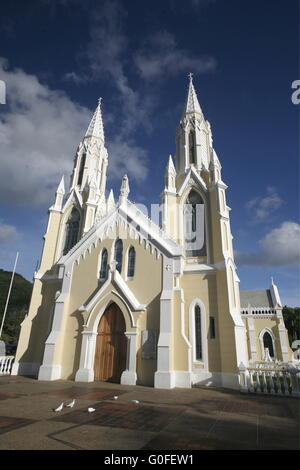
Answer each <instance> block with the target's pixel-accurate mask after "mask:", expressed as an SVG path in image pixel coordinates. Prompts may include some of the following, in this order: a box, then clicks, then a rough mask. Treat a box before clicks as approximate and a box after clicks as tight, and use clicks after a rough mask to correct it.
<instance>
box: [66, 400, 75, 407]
mask: <svg viewBox="0 0 300 470" xmlns="http://www.w3.org/2000/svg"><path fill="white" fill-rule="evenodd" d="M74 405H75V400H73V401H71V402H70V403H68V404H67V405H66V408H73V406H74Z"/></svg>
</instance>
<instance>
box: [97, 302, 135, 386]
mask: <svg viewBox="0 0 300 470" xmlns="http://www.w3.org/2000/svg"><path fill="white" fill-rule="evenodd" d="M125 331H126V325H125V320H124V316H123V313H122V311H121V310H120V308H119V307H118V305H117V304H116V303H112V304H110V305H109V306H108V307H107V308H106V310H105V312H104V314H103V315H102V317H101V319H100V322H99V325H98V332H97V339H96V351H95V361H94V374H95V375H94V377H95V380H103V381H110V382H118V383H119V382H120V378H121V374H122V372H123V371H124V370H125V368H126V350H127V339H126V336H125V334H124V333H125Z"/></svg>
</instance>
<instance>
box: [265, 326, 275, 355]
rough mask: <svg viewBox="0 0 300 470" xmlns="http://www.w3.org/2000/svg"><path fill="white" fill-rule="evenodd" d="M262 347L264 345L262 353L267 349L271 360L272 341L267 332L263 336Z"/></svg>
mask: <svg viewBox="0 0 300 470" xmlns="http://www.w3.org/2000/svg"><path fill="white" fill-rule="evenodd" d="M263 345H264V351H265V349H266V348H268V350H269V354H270V356H271V357H272V358H273V357H274V347H273V339H272V336H271V335H270V333H269V332H268V331H266V332H265V333H264V335H263Z"/></svg>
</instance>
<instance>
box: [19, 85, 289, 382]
mask: <svg viewBox="0 0 300 470" xmlns="http://www.w3.org/2000/svg"><path fill="white" fill-rule="evenodd" d="M108 164H109V156H108V152H107V149H106V147H105V138H104V130H103V121H102V112H101V102H100V100H99V103H98V106H97V108H96V110H95V112H94V115H93V117H92V119H91V122H90V124H89V127H88V129H87V132H86V134H85V136H84V138H83V140H82V142H80V144H79V147H78V149H77V153H76V157H75V163H74V169H73V173H72V175H71V180H70V185H69V188H68V189H67V190H66V188H65V183H64V178H62V180H61V182H60V184H59V186H58V188H57V191H56V197H55V202H54V205H53V206H52V207H50V209H49V220H48V227H47V230H46V233H45V236H44V247H43V251H42V255H41V262H40V266H39V269H38V271H37V272H36V273H35V275H34V287H33V293H32V299H31V304H30V309H29V312H28V315H27V316H26V318H25V319H24V321H23V323H22V326H21V333H20V337H19V342H18V348H17V352H16V358H15V363H14V366H13V371H12V373H13V374H15V375H17V374H20V375H26V374H28V375H34V376H36V377H37V378H38V379H40V380H58V379H71V380H75V381H83V382H90V381H94V380H103V381H107V380H108V381H113V382H120V383H123V384H130V385H134V384H141V385H149V386H154V387H157V388H172V387H191V386H192V385H194V384H207V385H210V384H211V385H215V386H223V387H229V388H238V387H239V372H238V369H239V366H240V365H241V364H243V365H245V366H247V365H249V363H251V362H253V361H263V360H268V361H271V360H273V361H274V360H279V361H283V362H288V361H289V360H291V359H292V351H291V349H290V348H289V343H288V337H287V332H286V329H285V325H284V322H283V317H282V305H281V301H280V297H279V293H278V289H277V287H276V286H275V285H274V283H273V281H272V284H271V286H270V287H269V289H265V290H258V291H240V289H239V279H238V276H237V272H236V265H235V263H234V253H233V248H232V235H231V228H230V208H229V207H228V205H227V202H226V189H227V186H226V184H225V183H224V182H223V181H222V176H221V164H220V161H219V159H218V157H217V154H216V152H215V150H214V148H213V141H212V132H211V127H210V124H209V122H208V121H207V120H205V117H204V115H203V112H202V109H201V107H200V104H199V101H198V98H197V94H196V91H195V88H194V85H193V81H192V77H191V76H190V81H189V86H188V91H187V98H186V102H185V105H184V110H183V114H182V117H181V120H180V123H179V126H178V129H177V133H176V155H175V159H174V160H173V158H172V157H171V156H170V157H169V161H168V162H167V167H166V172H165V175H164V180H165V186H164V190H163V192H162V194H161V207H162V223H161V226H159V225H158V224H157V223H155V222H154V221H153V220H151V219H150V218H149V217H147V216H146V215H145V214H144V212H143V211H141V210H140V208H139V207H138V206H137V205H136V204H134V203H132V202H131V201H130V199H129V192H130V188H129V182H128V178H127V176H126V175H125V176H124V177H123V179H122V182H121V188H120V194H119V197H118V199H117V200H115V198H114V195H113V192H112V191H110V192H109V195H108V197H106V172H107V168H108V169H109V166H108ZM162 178H163V175H162Z"/></svg>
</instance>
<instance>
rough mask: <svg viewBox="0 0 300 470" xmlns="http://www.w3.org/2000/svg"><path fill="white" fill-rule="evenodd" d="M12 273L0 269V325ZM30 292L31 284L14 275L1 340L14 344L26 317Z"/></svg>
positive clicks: (18, 275)
mask: <svg viewBox="0 0 300 470" xmlns="http://www.w3.org/2000/svg"><path fill="white" fill-rule="evenodd" d="M11 276H12V272H10V271H4V270H3V269H0V325H1V323H2V316H3V312H4V308H5V303H6V299H7V294H8V290H9V285H10V281H11ZM31 292H32V283H31V282H29V281H27V279H25V278H24V277H23V276H21V275H20V274H17V273H15V276H14V281H13V285H12V290H11V294H10V299H9V304H8V308H7V313H6V317H5V321H4V327H3V332H2V337H1V340H3V341H5V342H6V343H10V344H16V343H17V341H18V337H19V332H20V323H21V322H22V321H23V319H24V316H25V315H26V313H27V311H28V308H29V303H30V298H31Z"/></svg>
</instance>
